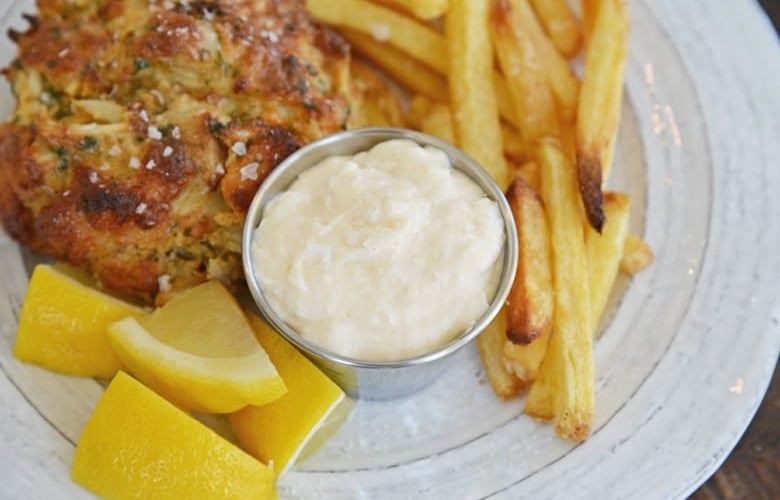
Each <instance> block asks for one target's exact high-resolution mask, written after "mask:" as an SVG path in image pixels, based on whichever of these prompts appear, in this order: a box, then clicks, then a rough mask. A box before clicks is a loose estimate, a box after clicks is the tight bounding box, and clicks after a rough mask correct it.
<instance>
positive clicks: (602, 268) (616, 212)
mask: <svg viewBox="0 0 780 500" xmlns="http://www.w3.org/2000/svg"><path fill="white" fill-rule="evenodd" d="M630 208H631V198H629V196H628V195H627V194H625V193H614V192H607V193H605V195H604V212H605V213H606V215H607V222H606V224H604V229H603V230H602V232H601V234H599V233H597V232H596V231H595V230H594V229H593V228H590V227H589V228H587V229H586V233H585V248H586V251H587V255H588V276H589V280H590V298H591V301H590V307H591V325H592V326H593V332H595V331H596V329H597V328H598V326H599V322H600V321H601V316H602V315H603V314H604V308H605V307H606V305H607V300H608V299H609V293H610V291H611V290H612V286H613V285H614V284H615V278H616V277H617V273H618V268H619V267H620V260H621V258H622V257H623V248H624V246H625V242H626V235H627V234H628V215H629V213H628V212H629V209H630Z"/></svg>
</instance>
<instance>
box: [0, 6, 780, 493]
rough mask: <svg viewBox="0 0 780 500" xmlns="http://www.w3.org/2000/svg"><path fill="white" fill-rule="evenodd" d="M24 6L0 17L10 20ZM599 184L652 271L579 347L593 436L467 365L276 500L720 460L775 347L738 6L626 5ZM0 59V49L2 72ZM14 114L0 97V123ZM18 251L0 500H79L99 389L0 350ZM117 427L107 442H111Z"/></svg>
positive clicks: (747, 25)
mask: <svg viewBox="0 0 780 500" xmlns="http://www.w3.org/2000/svg"><path fill="white" fill-rule="evenodd" d="M33 10H34V9H33V7H32V5H31V2H29V1H28V2H20V4H17V3H13V4H11V3H8V4H6V5H5V6H2V7H0V29H2V30H3V31H5V29H7V28H8V27H9V26H20V25H21V22H20V20H21V16H20V13H21V12H23V11H28V12H32V11H33ZM630 13H631V20H632V26H633V27H632V47H631V55H630V63H629V65H628V69H627V78H626V95H625V106H624V108H625V112H624V114H623V120H622V125H621V132H620V140H619V147H618V151H617V162H616V166H615V168H614V174H613V176H614V178H613V179H612V181H613V182H612V185H613V187H614V188H616V189H620V190H624V191H627V192H628V193H629V194H630V195H631V196H632V198H633V200H634V206H633V215H632V220H631V228H632V230H633V231H634V232H637V233H639V234H642V235H644V237H645V238H646V239H647V240H648V241H649V242H650V244H651V245H652V246H653V248H654V249H655V252H656V262H655V263H654V264H653V266H652V267H651V268H650V269H648V270H647V271H645V272H643V273H642V274H640V275H638V276H636V277H635V278H633V279H631V280H629V279H627V278H621V281H620V283H619V284H618V286H617V288H616V290H615V293H613V296H612V298H611V309H610V311H611V312H610V313H609V314H608V315H607V317H606V318H605V321H604V324H603V325H602V336H601V338H600V339H599V340H598V341H597V344H596V366H597V414H596V421H595V428H594V432H593V436H592V437H591V439H589V440H588V441H587V442H585V443H583V444H580V445H577V446H575V445H571V444H569V443H565V442H562V441H560V440H558V439H557V438H555V437H554V436H553V435H552V430H551V429H550V428H549V426H546V425H543V424H539V423H536V422H534V421H532V420H530V419H528V418H526V417H524V416H522V415H520V413H521V408H522V402H521V401H514V402H509V403H502V402H499V401H497V400H495V398H494V397H493V396H492V393H491V392H490V389H489V387H488V386H487V384H486V382H485V380H484V376H483V374H482V371H481V368H480V366H479V362H478V359H477V356H476V353H475V351H474V350H473V349H467V350H465V351H464V352H462V353H461V354H460V361H461V362H460V364H459V365H458V366H457V367H454V368H453V369H451V370H450V371H449V372H448V373H447V374H446V375H445V376H443V377H442V378H441V379H440V380H438V381H437V382H436V383H435V384H434V385H433V386H431V387H429V388H428V389H426V390H424V391H423V392H421V393H419V394H417V395H415V396H414V397H411V398H408V399H403V400H399V401H395V402H390V403H366V402H359V403H358V404H357V406H356V409H355V411H354V412H353V414H352V415H351V416H350V418H349V420H348V421H347V423H346V424H345V425H344V427H343V428H342V429H341V431H340V432H339V433H338V434H337V435H336V436H335V437H334V438H333V439H332V440H331V441H330V442H329V443H328V444H327V445H326V447H325V448H324V449H322V450H321V451H320V452H318V453H317V454H316V455H314V456H313V457H311V458H310V459H308V460H307V461H306V462H304V463H302V464H300V465H299V466H298V467H296V468H295V469H294V470H293V471H292V472H290V473H288V474H287V475H286V476H285V477H283V478H282V479H281V480H280V483H279V488H280V494H281V496H282V497H283V498H307V499H309V498H488V497H490V498H517V497H521V496H522V497H526V496H527V497H533V498H548V497H571V498H591V497H610V498H621V497H637V496H641V497H654V498H673V497H683V496H685V495H686V494H688V493H690V492H691V491H692V490H693V489H694V488H695V487H696V486H697V485H698V484H700V483H701V482H702V481H703V480H704V479H705V478H706V477H707V476H708V475H709V474H710V473H712V472H713V471H714V470H715V468H716V467H717V466H718V465H719V464H720V463H721V461H722V460H723V459H724V458H725V457H726V455H727V454H728V452H729V450H730V449H731V448H732V447H733V445H734V444H735V443H736V441H737V440H738V438H739V436H740V435H741V434H742V432H743V431H744V429H745V428H746V426H747V424H748V422H749V420H750V418H751V417H752V415H753V414H754V412H755V410H756V408H757V407H758V405H759V403H760V400H761V398H762V396H763V394H764V391H765V389H766V386H767V385H768V383H769V379H770V377H771V374H772V371H773V368H774V365H775V363H776V361H777V355H778V350H780V328H779V327H778V316H780V314H779V313H780V309H778V301H777V298H778V292H780V290H779V289H778V284H779V283H780V223H778V220H777V214H780V201H779V200H778V198H777V197H776V196H775V195H774V193H776V192H778V191H779V190H780V170H778V169H777V168H775V166H776V163H777V158H779V157H780V149H779V148H778V145H777V141H776V139H777V137H776V136H777V133H778V131H780V123H779V122H778V120H779V118H778V117H780V101H779V100H778V95H777V89H778V88H780V51H778V46H777V39H776V37H775V35H774V33H773V32H772V31H771V28H769V26H768V25H767V23H766V22H765V20H764V19H763V17H762V15H761V14H760V11H759V10H758V8H757V7H756V6H755V5H754V4H752V3H751V2H739V3H737V2H729V3H728V4H726V3H720V2H718V3H713V2H705V1H704V0H698V1H694V0H691V1H688V2H676V1H674V0H632V1H631V2H630ZM14 53H15V49H14V47H13V46H12V45H11V44H10V42H9V41H8V40H6V39H2V40H0V63H1V64H7V63H8V62H9V61H10V60H11V58H12V57H13V54H14ZM12 106H13V101H12V98H11V95H10V91H9V90H8V88H7V87H6V86H0V116H3V117H5V116H8V114H9V113H10V110H11V109H12ZM28 262H29V256H28V255H27V254H26V253H25V252H23V251H22V250H20V248H19V247H18V246H17V245H15V244H14V243H13V242H11V241H10V240H9V239H8V237H7V236H5V235H4V234H2V233H1V232H0V370H2V371H1V372H0V422H1V423H2V425H0V440H2V442H3V443H4V446H3V447H2V448H0V470H2V471H3V481H2V484H0V496H3V497H9V498H30V497H33V498H50V497H51V498H88V497H89V494H88V493H86V492H85V491H83V490H82V489H81V488H79V487H78V486H76V485H75V484H73V483H71V482H70V480H69V477H68V476H69V470H70V463H71V460H72V454H73V446H74V443H75V442H76V441H77V439H78V436H79V434H80V432H81V428H82V427H83V425H84V423H85V422H86V420H87V418H88V416H89V413H90V412H91V409H92V407H93V406H94V404H95V402H96V401H97V399H98V398H99V396H100V393H101V391H102V387H101V386H100V385H99V384H98V383H97V382H95V381H92V380H84V379H76V378H70V377H64V376H59V375H56V374H52V373H48V372H46V371H44V370H41V369H38V368H36V367H34V366H29V365H25V364H22V363H19V362H17V361H16V360H15V359H14V358H13V356H12V355H11V351H12V347H13V342H14V336H15V330H16V325H17V321H18V314H19V308H20V305H21V302H22V299H23V296H24V291H25V288H26V285H27V281H28V276H29V264H28ZM118 431H119V430H118Z"/></svg>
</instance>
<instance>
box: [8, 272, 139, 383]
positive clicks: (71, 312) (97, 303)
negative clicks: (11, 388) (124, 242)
mask: <svg viewBox="0 0 780 500" xmlns="http://www.w3.org/2000/svg"><path fill="white" fill-rule="evenodd" d="M68 269H69V268H59V267H51V266H49V265H45V264H40V265H38V266H36V267H35V269H34V270H33V274H32V277H31V278H30V284H29V285H28V287H27V293H26V295H25V298H24V304H23V305H22V311H21V314H20V317H19V330H18V333H17V335H16V343H15V345H14V356H16V357H17V359H19V360H21V361H25V362H28V363H34V364H37V365H39V366H42V367H44V368H47V369H49V370H52V371H56V372H60V373H65V374H68V375H79V376H84V377H103V378H111V377H113V376H114V374H115V373H116V372H117V370H118V369H119V368H120V366H121V363H120V360H119V358H117V356H116V355H115V354H114V351H113V350H112V349H111V346H110V345H109V343H108V337H107V336H106V326H107V325H108V324H110V323H113V322H114V321H117V320H119V319H121V318H124V317H127V316H140V315H142V314H143V310H142V309H140V308H138V307H135V306H133V305H131V304H128V303H126V302H122V301H120V300H117V299H115V298H113V297H111V296H109V295H106V294H105V293H102V292H100V291H98V290H96V289H94V288H92V287H90V286H88V285H87V284H85V283H83V282H81V281H80V280H79V279H75V278H74V277H73V276H72V275H71V272H69V271H68Z"/></svg>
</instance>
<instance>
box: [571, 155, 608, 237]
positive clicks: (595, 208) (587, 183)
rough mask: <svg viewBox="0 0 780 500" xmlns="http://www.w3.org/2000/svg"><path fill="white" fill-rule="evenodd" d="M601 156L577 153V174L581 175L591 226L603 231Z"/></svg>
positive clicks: (583, 196)
mask: <svg viewBox="0 0 780 500" xmlns="http://www.w3.org/2000/svg"><path fill="white" fill-rule="evenodd" d="M601 174H602V166H601V158H600V157H599V156H598V155H595V154H594V155H591V154H582V153H578V155H577V175H578V177H579V185H580V194H581V195H582V202H583V204H584V206H585V215H587V217H588V222H589V223H590V225H591V227H593V229H595V230H596V231H598V232H599V233H600V232H601V230H602V228H603V227H604V222H605V221H606V217H605V215H604V193H603V191H602V189H601V183H602V175H601Z"/></svg>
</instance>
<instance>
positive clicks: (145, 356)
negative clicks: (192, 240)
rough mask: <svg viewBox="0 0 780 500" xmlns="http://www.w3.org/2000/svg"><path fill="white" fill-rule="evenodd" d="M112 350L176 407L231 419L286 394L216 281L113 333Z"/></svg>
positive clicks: (118, 324)
mask: <svg viewBox="0 0 780 500" xmlns="http://www.w3.org/2000/svg"><path fill="white" fill-rule="evenodd" d="M108 337H109V341H110V343H111V346H112V347H113V348H114V350H115V352H116V354H117V355H118V356H119V358H120V359H121V361H122V363H123V364H124V365H125V366H126V367H127V369H128V371H130V373H132V374H133V375H135V376H136V377H137V378H138V379H139V380H141V381H142V382H143V383H145V384H146V385H148V386H149V387H150V388H152V389H154V390H155V391H156V392H157V393H158V394H160V395H161V396H163V397H164V398H165V399H167V400H168V401H171V402H172V403H174V404H176V405H177V406H179V407H181V408H184V409H187V410H193V411H199V412H203V413H229V412H233V411H236V410H238V409H240V408H243V407H245V406H247V405H250V404H253V405H262V404H265V403H268V402H270V401H273V400H275V399H277V398H279V397H280V396H281V395H282V394H284V393H285V392H286V390H287V389H286V387H285V383H284V382H283V381H282V378H281V377H280V376H279V373H278V372H277V371H276V368H275V367H274V365H273V364H272V363H271V360H270V359H269V358H268V355H267V354H266V352H265V351H264V350H263V348H262V347H261V346H260V344H259V343H258V342H257V339H255V337H254V335H253V332H252V329H251V328H250V326H249V323H248V322H247V319H246V316H244V313H243V311H242V310H241V308H240V307H239V306H238V304H237V303H236V301H235V299H234V298H233V296H231V295H230V293H229V292H228V291H227V290H225V288H224V287H223V286H222V285H221V284H219V283H218V282H209V283H205V284H203V285H199V286H197V287H195V288H192V289H190V290H188V291H186V292H183V293H182V294H180V295H178V296H176V297H174V298H173V299H171V301H170V302H168V303H167V304H166V305H164V306H163V307H161V308H160V309H158V310H156V311H154V312H153V313H151V314H149V315H146V316H143V317H140V318H125V319H123V320H121V321H118V322H116V323H113V324H111V325H109V327H108Z"/></svg>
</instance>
